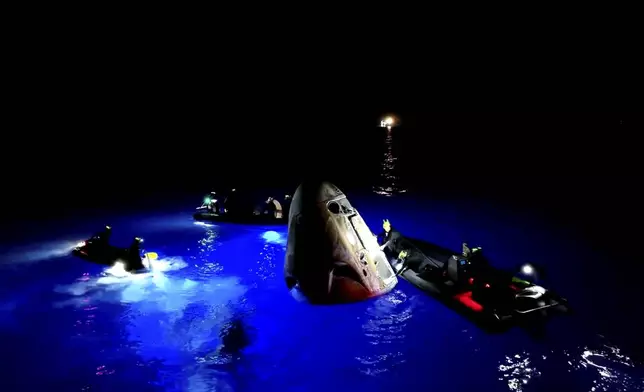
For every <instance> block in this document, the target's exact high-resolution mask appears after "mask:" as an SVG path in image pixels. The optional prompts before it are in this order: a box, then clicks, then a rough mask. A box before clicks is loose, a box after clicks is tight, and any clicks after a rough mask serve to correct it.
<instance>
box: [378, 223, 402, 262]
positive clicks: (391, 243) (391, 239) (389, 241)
mask: <svg viewBox="0 0 644 392" xmlns="http://www.w3.org/2000/svg"><path fill="white" fill-rule="evenodd" d="M382 229H383V232H382V233H380V235H379V236H378V237H379V238H380V239H381V241H380V243H381V245H380V250H382V251H383V252H385V253H387V254H389V255H397V254H398V253H400V251H401V250H402V249H400V245H402V244H401V240H402V235H401V234H400V232H399V231H398V230H396V229H394V228H393V227H392V226H391V222H389V219H384V220H383V221H382Z"/></svg>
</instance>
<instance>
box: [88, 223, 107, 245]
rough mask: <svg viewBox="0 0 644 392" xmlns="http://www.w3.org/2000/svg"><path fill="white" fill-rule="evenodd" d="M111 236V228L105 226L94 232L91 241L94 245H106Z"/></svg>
mask: <svg viewBox="0 0 644 392" xmlns="http://www.w3.org/2000/svg"><path fill="white" fill-rule="evenodd" d="M111 236H112V228H111V227H110V226H105V227H104V228H103V230H101V231H99V232H98V233H96V234H94V236H93V237H92V238H91V241H92V243H93V244H95V245H99V246H107V245H109V244H110V237H111Z"/></svg>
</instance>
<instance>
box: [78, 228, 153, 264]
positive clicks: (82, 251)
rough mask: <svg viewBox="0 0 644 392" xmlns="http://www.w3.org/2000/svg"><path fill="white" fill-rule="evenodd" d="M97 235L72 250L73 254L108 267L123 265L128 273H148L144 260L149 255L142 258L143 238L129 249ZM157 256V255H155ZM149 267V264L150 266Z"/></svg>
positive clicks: (137, 240) (138, 239) (136, 239)
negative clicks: (117, 264)
mask: <svg viewBox="0 0 644 392" xmlns="http://www.w3.org/2000/svg"><path fill="white" fill-rule="evenodd" d="M102 234H103V233H101V234H97V235H94V236H93V237H91V238H89V239H87V240H85V241H82V242H80V243H79V244H78V245H76V247H75V248H74V249H73V250H72V254H73V255H74V256H76V257H80V258H82V259H84V260H87V261H90V262H92V263H95V264H101V265H106V266H110V267H112V266H114V265H115V264H116V263H118V262H120V263H123V266H124V269H125V271H127V272H135V273H138V272H147V271H148V268H147V267H146V266H145V263H144V260H146V259H148V260H147V261H148V263H149V259H150V257H149V254H145V256H141V252H140V250H139V244H140V243H141V242H143V240H142V239H141V238H138V237H137V238H135V239H134V242H133V244H132V245H131V246H130V247H129V248H120V247H117V246H114V245H111V244H110V243H109V239H108V238H105V236H104V235H102ZM153 256H156V254H153ZM148 265H149V264H148Z"/></svg>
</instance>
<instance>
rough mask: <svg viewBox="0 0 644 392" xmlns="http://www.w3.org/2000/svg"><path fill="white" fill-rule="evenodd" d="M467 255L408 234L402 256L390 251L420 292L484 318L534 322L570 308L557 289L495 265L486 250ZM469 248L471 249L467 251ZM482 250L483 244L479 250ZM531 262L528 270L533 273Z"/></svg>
mask: <svg viewBox="0 0 644 392" xmlns="http://www.w3.org/2000/svg"><path fill="white" fill-rule="evenodd" d="M463 247H464V251H463V253H462V254H458V253H456V252H452V251H450V250H447V249H445V248H441V247H439V246H437V245H433V244H431V243H428V242H425V241H420V240H416V239H411V238H403V239H402V240H401V242H400V246H399V247H397V248H398V249H402V251H401V252H399V253H398V255H388V258H389V260H390V262H391V264H392V267H393V268H394V270H395V271H397V274H399V276H401V277H402V278H404V279H405V280H407V281H408V282H409V283H411V284H412V285H414V286H416V287H417V288H419V289H420V290H422V291H424V292H426V293H427V294H430V295H432V296H435V297H438V298H439V299H441V300H442V301H443V302H445V303H446V304H447V305H449V306H452V307H455V308H459V309H460V310H463V311H465V312H466V313H468V314H469V315H470V316H473V317H475V318H476V319H477V320H478V321H481V322H490V321H491V322H493V323H498V322H501V323H506V322H509V321H519V320H521V319H523V320H534V318H533V317H538V318H543V316H546V315H548V314H551V313H553V312H564V313H565V312H567V311H569V307H568V302H567V300H566V299H565V298H562V297H560V296H558V295H556V294H554V293H553V292H551V291H549V290H546V289H545V288H543V287H541V286H539V285H537V284H534V283H532V282H530V281H529V278H528V277H518V276H514V275H515V274H512V273H510V272H508V271H503V270H499V269H496V268H494V267H492V266H491V265H490V264H489V262H488V261H487V259H485V258H484V257H483V255H482V254H481V253H482V252H478V254H477V253H471V252H470V251H469V248H467V246H466V244H464V246H463ZM466 248H467V252H466ZM478 249H480V248H478ZM531 268H532V267H530V266H529V265H525V266H524V268H523V274H524V275H527V274H529V273H531V272H532V271H530V270H531Z"/></svg>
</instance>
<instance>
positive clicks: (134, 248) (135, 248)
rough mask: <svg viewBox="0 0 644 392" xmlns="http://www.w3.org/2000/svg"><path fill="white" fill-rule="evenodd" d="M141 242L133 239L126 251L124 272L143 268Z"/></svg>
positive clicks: (141, 240) (137, 238) (136, 238)
mask: <svg viewBox="0 0 644 392" xmlns="http://www.w3.org/2000/svg"><path fill="white" fill-rule="evenodd" d="M141 242H143V239H141V238H139V237H134V240H133V241H132V244H131V245H130V248H129V249H128V252H127V256H128V257H127V267H126V270H128V271H136V270H140V269H144V268H145V266H144V265H143V260H142V259H141Z"/></svg>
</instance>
